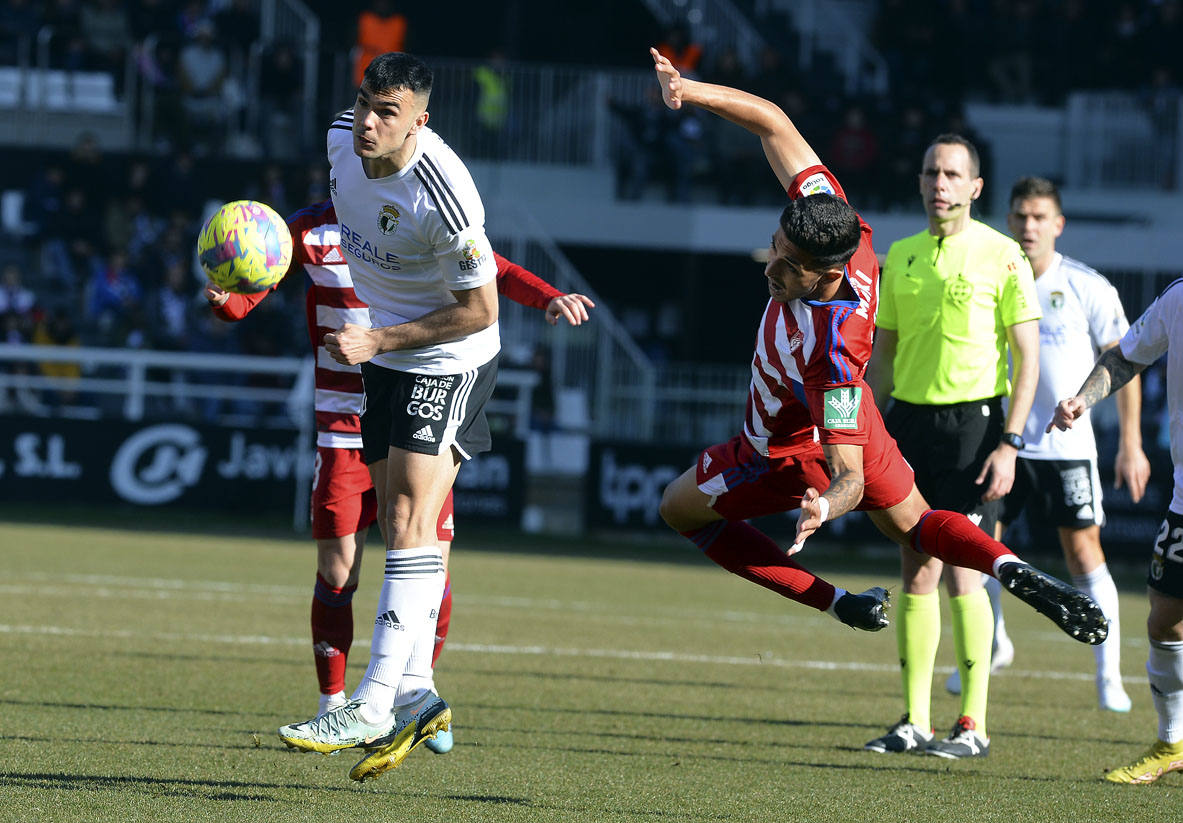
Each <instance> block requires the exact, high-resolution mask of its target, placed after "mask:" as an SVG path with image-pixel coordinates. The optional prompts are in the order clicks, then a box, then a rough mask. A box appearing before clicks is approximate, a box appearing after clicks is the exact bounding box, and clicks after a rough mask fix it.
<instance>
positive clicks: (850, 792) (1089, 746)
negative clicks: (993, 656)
mask: <svg viewBox="0 0 1183 823" xmlns="http://www.w3.org/2000/svg"><path fill="white" fill-rule="evenodd" d="M55 519H56V524H55V523H54V520H52V519H41V520H40V521H39V520H38V519H37V518H34V517H28V516H25V515H24V513H20V512H12V511H8V512H6V513H4V515H3V516H2V517H0V547H2V548H0V590H2V592H3V596H2V597H0V661H2V666H0V673H2V674H0V820H4V821H38V822H40V821H108V820H109V821H165V820H169V821H173V820H175V821H263V820H267V821H275V820H281V821H293V822H294V821H315V820H324V821H338V820H340V821H345V820H364V821H400V822H402V821H405V822H406V823H426V822H427V821H573V822H576V821H577V822H578V823H632V822H633V821H645V822H646V823H665V822H666V821H690V823H714V822H715V821H856V822H857V823H878V822H879V821H910V823H922V822H923V821H939V823H965V822H966V821H1007V823H1016V821H1040V823H1044V822H1045V821H1046V822H1047V823H1051V821H1071V822H1072V823H1085V821H1098V822H1099V823H1100V822H1101V821H1104V822H1105V823H1109V821H1138V823H1151V822H1152V821H1178V820H1179V819H1180V818H1181V814H1183V813H1181V811H1180V810H1181V809H1183V779H1181V778H1180V776H1179V775H1170V776H1168V777H1167V778H1164V779H1163V780H1162V781H1161V782H1160V783H1159V784H1157V785H1154V786H1150V787H1125V786H1111V785H1107V784H1105V783H1103V782H1102V781H1101V779H1100V778H1101V776H1102V774H1103V773H1104V771H1105V769H1107V768H1112V767H1114V766H1118V765H1122V764H1123V763H1125V762H1127V761H1131V760H1133V759H1134V757H1135V756H1137V755H1139V754H1140V753H1141V751H1142V750H1143V749H1144V748H1145V747H1146V746H1147V745H1148V744H1149V743H1150V742H1151V741H1152V740H1153V737H1154V733H1155V729H1156V727H1155V716H1154V711H1153V708H1152V706H1151V702H1150V695H1149V690H1148V687H1147V685H1146V678H1145V673H1144V669H1143V665H1144V662H1145V655H1146V640H1145V633H1144V632H1145V630H1144V620H1145V615H1146V604H1145V597H1144V595H1143V594H1142V590H1141V587H1140V585H1139V584H1138V583H1137V577H1138V575H1137V574H1136V573H1135V572H1133V571H1131V573H1130V574H1128V575H1127V576H1124V577H1123V579H1122V580H1120V581H1119V583H1124V584H1126V585H1125V586H1124V587H1123V592H1122V616H1123V619H1124V632H1125V638H1124V643H1123V657H1124V659H1123V670H1124V672H1125V675H1126V678H1127V684H1126V685H1127V690H1128V691H1129V692H1130V694H1131V696H1132V697H1133V698H1134V710H1133V711H1132V712H1131V713H1130V714H1129V715H1127V716H1119V715H1114V714H1110V713H1105V712H1101V711H1100V710H1098V709H1097V707H1096V698H1095V692H1094V687H1093V683H1092V667H1093V664H1092V655H1091V653H1090V650H1089V649H1088V648H1086V647H1084V646H1082V645H1080V644H1077V643H1075V642H1073V641H1071V640H1069V639H1068V638H1066V637H1064V636H1062V635H1061V634H1060V633H1059V632H1058V631H1057V630H1056V629H1055V628H1054V626H1052V625H1051V624H1050V623H1049V622H1047V621H1046V620H1044V619H1043V618H1041V617H1039V616H1038V615H1036V614H1034V613H1033V612H1030V611H1029V610H1028V609H1026V608H1025V607H1024V606H1023V604H1022V603H1020V602H1018V601H1017V600H1014V599H1013V598H1011V599H1010V600H1009V602H1008V603H1007V619H1008V623H1009V626H1010V631H1011V634H1012V636H1013V638H1014V640H1015V644H1016V647H1017V658H1016V661H1015V664H1014V666H1013V667H1012V668H1011V669H1009V670H1007V671H1005V672H1004V673H1002V674H1000V675H997V676H996V677H995V678H994V679H993V682H992V684H991V701H990V715H989V718H988V721H989V731H990V735H991V737H992V744H991V753H990V756H989V758H987V759H984V760H975V761H965V762H953V761H946V760H941V759H939V758H926V757H918V756H908V755H875V754H871V753H868V752H864V751H862V749H861V747H862V744H863V743H864V742H865V741H867V740H868V739H870V738H872V737H874V736H876V735H877V734H879V733H881V732H882V730H883V729H884V728H886V726H887V725H889V724H890V723H892V722H894V721H895V720H896V719H897V718H898V717H899V715H900V714H901V712H902V705H901V698H900V695H899V678H898V674H897V661H896V651H895V635H894V629H889V630H887V631H885V632H883V633H880V634H874V635H871V634H862V633H856V632H854V631H852V630H850V629H848V628H846V627H844V626H842V625H840V624H838V623H837V622H836V621H834V620H833V619H831V618H830V617H828V616H825V615H819V614H817V613H816V612H813V611H812V610H809V609H806V608H804V607H801V606H797V605H795V604H792V603H789V602H788V601H784V600H782V599H780V598H778V597H777V596H775V595H773V594H772V593H770V592H767V591H764V590H763V589H759V588H757V587H755V586H752V585H751V584H748V583H745V582H744V581H742V580H739V579H738V578H734V577H732V576H730V575H728V574H726V573H725V572H723V571H722V570H720V569H718V568H716V567H714V566H713V565H711V564H710V563H709V562H707V561H706V560H705V559H703V558H702V557H701V556H699V555H698V554H697V552H696V550H695V549H693V548H692V547H691V546H689V545H686V546H685V547H683V546H681V545H679V544H677V543H676V542H673V541H669V540H666V539H664V538H655V539H653V540H650V541H633V542H628V543H622V542H620V541H607V540H601V541H593V540H588V541H576V540H573V539H568V538H546V539H544V538H538V537H532V538H526V537H518V536H514V535H506V534H478V533H476V532H475V531H473V532H469V533H465V532H464V531H461V533H460V535H459V540H458V542H457V544H456V548H455V551H454V554H453V558H452V575H453V588H454V596H455V611H454V614H453V622H452V630H451V635H450V637H449V640H448V646H447V648H446V649H445V651H444V655H443V657H442V659H441V661H440V664H439V666H438V669H437V685H438V687H439V689H440V691H441V693H442V694H443V695H444V697H445V698H447V700H448V701H449V702H450V703H451V705H452V707H453V711H454V714H455V723H454V726H453V728H454V732H455V738H456V747H455V749H454V750H453V752H452V753H451V754H448V755H446V756H437V755H433V754H432V753H431V752H429V751H427V750H426V749H424V748H420V749H418V750H416V751H415V752H414V753H413V754H412V755H411V757H410V758H409V759H408V760H407V762H406V763H405V764H404V765H403V766H402V767H400V768H399V769H397V770H395V771H393V772H390V773H388V774H386V775H384V776H383V777H381V778H379V779H378V780H375V781H372V782H369V783H366V784H364V785H358V784H355V783H352V782H351V781H350V780H349V779H348V777H347V773H348V770H349V767H350V766H351V765H352V764H353V762H354V761H355V760H356V758H357V755H356V754H355V753H353V752H346V753H343V754H341V755H340V756H334V757H325V756H321V755H315V754H297V753H295V752H292V751H289V750H287V749H286V748H285V747H284V746H283V745H282V744H281V743H280V742H279V740H278V739H277V738H276V736H275V729H276V728H277V727H278V726H279V725H281V724H282V723H286V722H292V721H295V720H300V719H304V718H306V717H308V716H310V714H311V713H312V712H313V710H314V708H315V698H316V694H315V692H316V688H315V679H314V675H313V670H312V660H311V650H310V649H309V641H308V605H309V601H310V598H311V590H312V586H311V583H312V573H313V567H314V559H313V558H314V549H313V546H312V543H311V541H310V540H308V539H306V538H300V537H295V536H287V535H285V534H284V533H283V532H282V530H279V529H277V530H274V531H273V532H270V533H268V532H267V531H265V530H263V529H260V528H257V527H256V528H248V527H246V526H245V525H244V526H243V527H242V528H236V527H235V526H236V524H232V523H222V524H221V525H220V526H209V525H203V524H201V523H196V524H194V523H192V522H189V523H185V524H183V525H179V524H178V523H175V522H161V523H158V524H157V526H156V527H152V526H151V525H150V524H145V523H142V522H136V521H138V520H139V518H138V516H132V517H128V516H123V515H112V516H108V517H107V518H105V520H104V521H103V522H105V524H106V525H94V524H93V519H92V520H90V521H88V523H90V525H86V526H67V525H60V524H61V523H63V522H77V521H78V520H79V519H80V518H79V517H75V516H74V515H73V514H71V513H69V512H68V511H67V513H65V514H63V515H59V516H57V517H56V518H55ZM209 520H210V521H217V520H218V518H215V517H211V518H209ZM126 524H131V525H130V526H128V525H126ZM461 525H463V524H461ZM166 526H167V527H166ZM377 558H378V552H377V551H376V550H374V549H372V550H371V554H370V557H369V558H368V562H367V568H366V570H365V571H364V572H363V574H362V586H361V589H360V591H359V594H358V597H357V598H356V599H355V600H354V603H355V616H356V623H357V636H358V640H357V644H356V645H355V646H354V653H353V655H352V656H351V659H350V671H349V683H348V685H349V687H350V688H352V686H353V685H354V684H355V683H356V681H357V678H358V676H359V675H360V673H361V671H362V670H363V668H364V666H365V662H366V658H367V657H368V645H367V644H368V638H369V625H370V621H371V619H372V615H373V613H374V598H375V594H376V589H377V573H376V571H377V570H378V569H379V568H380V564H379V562H378V561H377ZM801 559H802V560H803V562H806V563H814V564H815V565H816V566H817V567H818V569H819V570H825V571H826V572H827V574H828V575H829V576H830V577H831V578H832V579H834V580H835V582H837V583H839V584H842V585H846V586H847V587H848V588H854V589H859V590H861V589H862V588H865V587H867V586H870V585H874V584H884V585H888V586H891V587H895V588H897V589H898V583H897V575H896V572H895V570H894V568H893V564H892V562H891V557H890V555H888V556H886V557H883V556H880V557H879V558H877V559H876V558H871V559H864V560H859V559H858V558H857V556H856V555H855V553H854V552H852V551H851V550H849V549H843V548H839V547H830V548H829V549H827V548H826V546H825V545H824V544H823V543H821V542H820V541H817V542H815V543H811V544H810V545H809V546H808V547H807V548H806V551H805V553H804V554H803V555H801ZM1049 570H1051V571H1053V572H1056V573H1058V574H1062V573H1063V572H1062V568H1060V567H1055V566H1051V565H1050V564H1049ZM945 623H946V635H945V637H944V639H943V641H942V645H941V651H940V657H939V658H938V674H937V678H936V681H935V682H934V689H933V715H934V722H935V723H936V724H937V726H938V731H941V732H942V733H944V732H945V731H947V729H948V727H949V726H950V725H951V724H952V722H953V721H954V719H955V718H956V715H957V713H958V712H957V709H958V704H957V702H956V699H955V698H953V697H951V696H949V695H947V694H946V693H945V692H944V690H943V689H942V688H941V684H942V683H943V680H944V676H945V674H946V673H947V672H948V671H949V667H950V666H951V665H952V650H951V649H952V642H951V638H950V637H949V635H948V631H947V625H948V621H947V614H946V621H945Z"/></svg>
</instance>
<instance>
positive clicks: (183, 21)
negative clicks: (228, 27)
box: [170, 0, 213, 40]
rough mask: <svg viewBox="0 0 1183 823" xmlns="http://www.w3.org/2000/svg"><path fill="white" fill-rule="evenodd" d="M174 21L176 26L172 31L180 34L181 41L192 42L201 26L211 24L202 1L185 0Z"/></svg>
mask: <svg viewBox="0 0 1183 823" xmlns="http://www.w3.org/2000/svg"><path fill="white" fill-rule="evenodd" d="M170 5H173V4H170ZM174 8H175V5H174ZM175 19H176V25H175V26H174V27H173V29H174V31H177V32H178V33H179V34H180V36H181V39H182V40H192V39H193V38H195V37H197V36H198V35H199V34H200V29H201V27H202V25H203V24H205V23H209V24H211V25H212V24H213V21H212V20H211V19H210V16H209V10H208V9H207V8H206V4H205V2H203V0H187V2H186V3H185V5H184V6H182V7H181V10H180V12H179V13H177V15H176V18H175Z"/></svg>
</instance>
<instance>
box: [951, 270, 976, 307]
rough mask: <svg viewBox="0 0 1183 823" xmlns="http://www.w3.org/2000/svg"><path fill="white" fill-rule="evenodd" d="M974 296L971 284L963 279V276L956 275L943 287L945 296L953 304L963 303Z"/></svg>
mask: <svg viewBox="0 0 1183 823" xmlns="http://www.w3.org/2000/svg"><path fill="white" fill-rule="evenodd" d="M973 294H974V287H973V283H970V282H969V281H968V280H966V279H965V276H964V275H961V274H959V275H957V276H956V277H954V278H953V279H952V280H950V281H949V283H948V285H946V286H945V295H946V296H947V297H948V298H949V299H950V300H951V301H953V302H954V303H965V302H967V301H968V300H969V299H970V298H971V297H973Z"/></svg>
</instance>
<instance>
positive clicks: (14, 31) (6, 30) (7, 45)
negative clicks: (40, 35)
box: [0, 0, 41, 66]
mask: <svg viewBox="0 0 1183 823" xmlns="http://www.w3.org/2000/svg"><path fill="white" fill-rule="evenodd" d="M40 28H41V8H40V4H35V3H34V2H33V0H6V2H4V3H0V65H7V66H16V65H19V64H20V63H21V60H22V59H23V60H26V61H27V60H29V59H30V58H31V56H32V54H33V48H34V43H35V42H36V38H37V31H38V29H40Z"/></svg>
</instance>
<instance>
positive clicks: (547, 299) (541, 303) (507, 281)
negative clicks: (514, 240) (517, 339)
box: [493, 252, 596, 326]
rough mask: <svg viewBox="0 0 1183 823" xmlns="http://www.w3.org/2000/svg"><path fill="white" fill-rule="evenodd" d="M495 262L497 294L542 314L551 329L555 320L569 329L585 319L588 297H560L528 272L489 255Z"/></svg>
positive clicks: (514, 264) (552, 287) (561, 295)
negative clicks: (564, 319) (540, 311)
mask: <svg viewBox="0 0 1183 823" xmlns="http://www.w3.org/2000/svg"><path fill="white" fill-rule="evenodd" d="M493 259H494V260H496V261H497V291H498V292H500V293H501V294H504V295H505V296H506V297H508V298H509V299H510V300H512V301H514V302H515V303H520V304H522V305H523V306H531V307H533V308H536V309H542V310H543V311H544V312H546V322H548V323H550V324H551V325H552V326H553V325H555V324H557V323H558V322H559V318H560V317H563V318H566V320H567V322H568V323H570V324H571V325H572V326H578V325H580V324H581V323H585V322H587V320H588V319H589V315H588V311H587V310H588V309H591V308H595V305H596V304H595V303H593V302H592V300H591V298H590V297H586V296H584V295H582V294H574V293H573V294H563V293H562V292H561V291H559V290H558V289H556V288H555V287H554V286H552V285H551V284H550V283H547V282H546V281H545V280H543V279H542V278H541V277H539V276H538V275H536V274H534V273H533V272H532V271H530V270H528V269H526V268H525V267H523V266H519V265H518V264H517V263H514V262H513V261H512V260H509V259H507V258H505V257H502V256H501V255H500V254H498V253H497V252H493Z"/></svg>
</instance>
